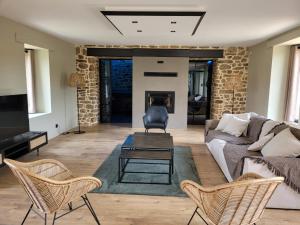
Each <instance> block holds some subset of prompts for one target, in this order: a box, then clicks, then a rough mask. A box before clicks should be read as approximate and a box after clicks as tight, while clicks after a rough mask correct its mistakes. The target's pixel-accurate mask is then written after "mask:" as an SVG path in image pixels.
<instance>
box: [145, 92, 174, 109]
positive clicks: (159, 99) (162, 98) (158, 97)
mask: <svg viewBox="0 0 300 225" xmlns="http://www.w3.org/2000/svg"><path fill="white" fill-rule="evenodd" d="M150 106H165V107H166V108H167V111H168V113H171V114H172V113H174V111H175V92H174V91H145V111H147V109H148V108H149V107H150Z"/></svg>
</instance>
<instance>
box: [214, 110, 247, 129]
mask: <svg viewBox="0 0 300 225" xmlns="http://www.w3.org/2000/svg"><path fill="white" fill-rule="evenodd" d="M234 116H235V117H237V118H240V119H242V120H250V116H251V113H241V114H229V113H224V114H223V116H222V118H221V120H220V122H219V124H218V126H217V128H216V130H220V131H224V128H225V127H226V125H227V124H228V122H229V120H230V118H231V117H234Z"/></svg>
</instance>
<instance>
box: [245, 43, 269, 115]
mask: <svg viewBox="0 0 300 225" xmlns="http://www.w3.org/2000/svg"><path fill="white" fill-rule="evenodd" d="M272 54H273V48H272V47H267V46H265V44H264V43H263V44H261V45H257V46H254V47H252V48H250V58H249V70H248V88H247V104H246V111H247V112H256V113H258V114H260V115H264V116H267V114H268V102H269V89H270V76H269V75H268V74H271V66H270V65H271V64H272Z"/></svg>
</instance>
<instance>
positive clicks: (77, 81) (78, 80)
mask: <svg viewBox="0 0 300 225" xmlns="http://www.w3.org/2000/svg"><path fill="white" fill-rule="evenodd" d="M68 83H69V86H70V87H76V91H77V120H78V130H76V131H74V134H83V133H85V131H83V130H81V129H80V120H79V98H78V96H79V88H80V87H82V86H83V85H84V79H83V76H82V75H81V74H79V73H72V74H71V75H70V77H69V82H68Z"/></svg>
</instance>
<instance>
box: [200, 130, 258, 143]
mask: <svg viewBox="0 0 300 225" xmlns="http://www.w3.org/2000/svg"><path fill="white" fill-rule="evenodd" d="M213 139H220V140H223V141H226V142H228V143H233V144H237V145H249V144H252V143H253V141H252V140H250V139H249V138H248V137H235V136H233V135H231V134H228V133H225V132H223V131H219V130H209V131H208V132H207V135H206V137H205V142H207V143H209V142H210V141H212V140H213Z"/></svg>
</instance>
